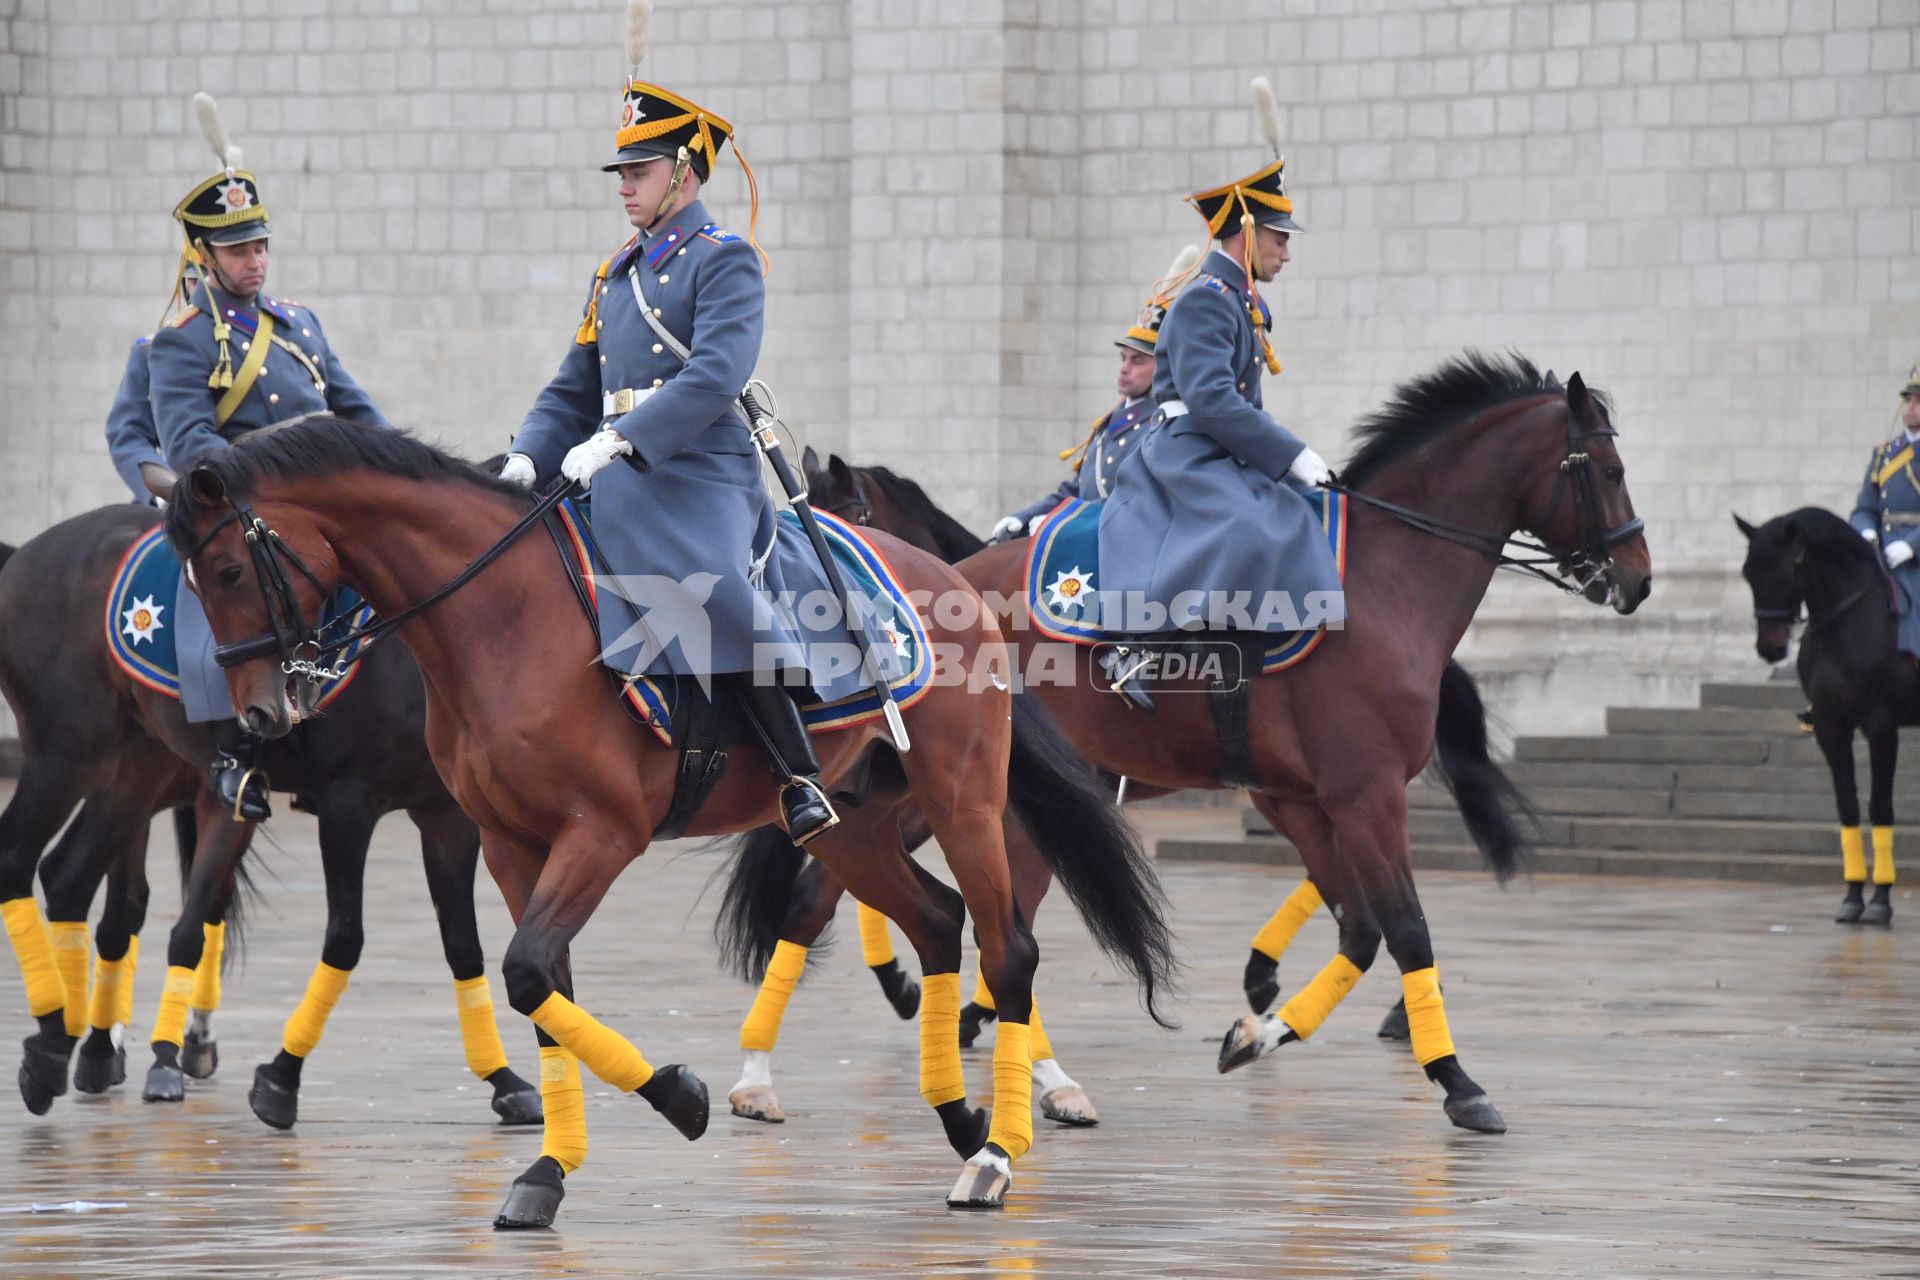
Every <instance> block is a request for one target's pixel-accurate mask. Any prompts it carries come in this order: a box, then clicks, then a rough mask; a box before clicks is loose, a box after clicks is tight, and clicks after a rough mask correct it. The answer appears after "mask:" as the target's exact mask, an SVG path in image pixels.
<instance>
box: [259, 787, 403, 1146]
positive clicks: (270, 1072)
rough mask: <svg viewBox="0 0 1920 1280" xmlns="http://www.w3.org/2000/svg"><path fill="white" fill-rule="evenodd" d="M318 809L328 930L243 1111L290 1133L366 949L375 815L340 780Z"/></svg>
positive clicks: (364, 794) (369, 800)
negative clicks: (305, 1083)
mask: <svg viewBox="0 0 1920 1280" xmlns="http://www.w3.org/2000/svg"><path fill="white" fill-rule="evenodd" d="M316 800H317V803H318V806H319V809H320V868H321V873H322V874H323V875H324V876H325V878H326V885H327V928H326V933H325V935H324V937H323V939H322V941H321V943H320V963H318V964H316V965H315V966H314V968H313V976H312V977H311V978H309V979H308V980H307V989H306V992H305V994H304V995H302V996H301V997H300V1003H299V1005H298V1006H297V1007H295V1009H294V1011H293V1013H292V1015H291V1016H290V1017H288V1019H287V1023H286V1026H285V1028H284V1029H283V1030H282V1031H281V1033H280V1052H279V1053H277V1054H275V1055H274V1058H273V1061H271V1062H263V1063H261V1064H260V1065H259V1066H257V1067H255V1068H254V1070H253V1088H252V1089H250V1090H249V1091H248V1093H247V1105H248V1106H249V1107H251V1108H253V1114H254V1115H255V1116H257V1117H259V1119H260V1122H261V1123H262V1124H265V1125H268V1126H270V1127H272V1128H275V1129H291V1128H292V1127H293V1126H294V1123H295V1122H296V1121H297V1120H298V1119H299V1118H300V1072H301V1069H302V1068H303V1067H305V1065H306V1061H307V1058H308V1056H309V1055H311V1054H312V1053H313V1051H314V1050H315V1049H317V1048H319V1047H320V1039H321V1037H322V1036H323V1035H325V1034H326V1030H327V1019H328V1017H329V1016H331V1015H332V1013H333V1008H334V1006H335V1005H336V1004H338V1003H339V1002H340V997H341V996H343V995H345V994H346V990H347V983H348V982H349V981H350V980H351V979H352V976H353V971H354V969H355V968H356V967H357V966H358V965H359V963H360V950H361V948H362V947H363V946H364V945H365V944H366V927H365V924H364V922H363V920H362V908H363V904H364V901H365V890H366V882H367V846H368V845H369V844H370V843H371V842H372V840H373V828H374V826H375V824H377V823H378V822H379V821H380V814H379V813H378V812H377V806H376V805H375V803H374V800H373V797H372V795H371V794H370V793H369V792H368V790H367V788H366V786H365V785H364V784H362V783H359V782H338V783H334V784H333V785H331V786H328V787H325V788H323V789H322V790H321V791H320V793H319V795H318V796H317V797H316Z"/></svg>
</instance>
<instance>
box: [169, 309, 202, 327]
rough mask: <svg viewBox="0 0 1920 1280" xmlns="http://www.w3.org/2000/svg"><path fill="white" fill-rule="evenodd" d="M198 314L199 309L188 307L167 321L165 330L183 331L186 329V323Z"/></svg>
mask: <svg viewBox="0 0 1920 1280" xmlns="http://www.w3.org/2000/svg"><path fill="white" fill-rule="evenodd" d="M199 314H200V308H198V307H188V308H187V309H186V310H185V311H182V312H181V313H180V314H179V315H177V316H175V317H174V318H173V319H171V320H169V321H167V328H169V329H184V328H186V327H187V321H189V320H191V319H193V318H194V317H195V316H197V315H199Z"/></svg>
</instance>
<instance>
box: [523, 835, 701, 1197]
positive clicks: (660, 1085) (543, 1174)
mask: <svg viewBox="0 0 1920 1280" xmlns="http://www.w3.org/2000/svg"><path fill="white" fill-rule="evenodd" d="M615 842H616V837H615V836H613V835H612V834H611V833H603V832H599V831H593V830H588V829H583V828H575V829H574V830H572V831H570V832H568V833H567V834H566V835H565V836H563V837H562V838H561V840H560V841H559V842H558V843H556V844H555V845H554V846H553V848H552V849H551V850H549V852H548V854H547V857H546V861H545V863H544V864H543V865H541V866H540V868H539V873H538V877H537V879H535V880H534V882H533V885H532V892H531V894H530V895H529V896H527V897H526V898H525V899H524V907H523V909H522V910H521V911H520V912H519V913H518V924H517V926H516V927H515V929H514V931H513V941H512V942H510V943H509V944H508V945H507V954H506V956H505V957H504V958H503V959H502V961H501V972H502V975H503V976H504V978H505V980H506V987H507V1000H508V1002H509V1003H510V1004H512V1005H513V1007H514V1008H515V1009H517V1010H519V1011H520V1012H521V1013H523V1014H525V1015H526V1016H527V1017H529V1018H531V1019H532V1020H533V1025H534V1026H535V1027H537V1028H539V1030H540V1031H542V1032H544V1033H545V1036H546V1038H547V1039H550V1040H552V1041H553V1042H554V1045H555V1047H557V1048H559V1049H561V1050H564V1051H565V1052H566V1054H567V1055H569V1061H571V1060H575V1059H577V1064H576V1065H573V1066H572V1071H573V1078H574V1079H576V1080H577V1079H578V1067H579V1066H580V1065H584V1066H585V1067H586V1068H587V1069H588V1070H589V1071H591V1072H593V1073H594V1074H595V1075H596V1076H598V1077H600V1079H602V1080H604V1081H606V1082H607V1083H608V1084H610V1085H612V1086H614V1087H615V1088H616V1089H619V1090H620V1091H621V1092H622V1093H637V1094H639V1095H640V1096H641V1097H642V1098H645V1099H646V1100H647V1102H648V1104H649V1105H651V1106H652V1107H653V1109H654V1110H655V1111H658V1112H659V1113H660V1114H661V1115H663V1116H665V1117H666V1119H667V1122H668V1123H669V1124H671V1125H672V1126H673V1127H674V1128H675V1129H677V1130H678V1131H679V1132H680V1134H681V1136H682V1137H685V1138H686V1139H688V1140H689V1141H692V1140H693V1139H696V1138H698V1137H699V1136H700V1135H701V1134H703V1133H705V1132H706V1131H707V1115H708V1109H707V1086H706V1085H704V1084H702V1083H701V1082H700V1080H699V1079H698V1078H697V1077H696V1076H695V1075H694V1074H693V1072H691V1071H689V1070H688V1069H687V1068H686V1067H684V1066H681V1065H679V1064H678V1063H671V1064H668V1065H667V1066H663V1067H659V1068H655V1067H654V1066H653V1065H652V1064H651V1063H649V1062H648V1061H647V1060H646V1058H644V1057H642V1056H641V1053H640V1050H639V1049H637V1048H635V1047H634V1045H633V1043H632V1042H631V1041H629V1040H628V1039H627V1038H626V1037H625V1036H622V1035H621V1034H620V1033H619V1032H617V1031H615V1030H614V1029H613V1028H611V1027H609V1026H607V1025H606V1024H605V1023H602V1022H600V1021H599V1020H598V1019H596V1018H595V1017H594V1016H593V1015H592V1014H590V1013H588V1012H587V1011H586V1010H585V1009H583V1008H581V1007H580V1006H579V1005H577V1004H575V1003H574V1002H573V998H572V990H573V974H572V969H571V966H570V964H569V962H568V956H567V948H568V945H569V944H570V943H571V942H572V941H573V938H574V936H575V935H576V934H578V933H579V932H580V930H581V929H582V928H583V927H585V925H586V923H587V920H588V919H589V918H590V917H591V916H592V915H593V912H594V909H595V908H596V907H598V906H599V905H600V901H601V899H602V898H604V897H605V896H606V892H607V889H608V888H609V887H610V886H611V885H612V884H613V881H614V878H615V877H616V876H618V875H619V874H620V872H621V870H622V869H623V868H624V867H625V866H626V864H627V863H628V862H629V861H631V860H632V859H633V858H635V857H638V856H639V854H640V852H641V850H638V849H637V850H634V851H633V852H632V853H631V854H625V853H622V852H620V851H619V850H618V849H617V848H616V844H615ZM642 848H644V846H642ZM494 864H495V853H494V850H493V848H492V847H491V846H488V848H487V865H488V868H489V869H490V870H491V869H494ZM521 874H522V875H524V870H522V871H521ZM498 878H499V874H498V872H497V871H496V879H498ZM523 887H524V886H522V885H519V884H518V883H516V888H523ZM501 888H502V890H503V891H506V890H507V885H506V884H505V883H502V885H501ZM512 903H513V897H512V896H511V895H510V896H509V899H508V904H509V906H512ZM567 1069H568V1063H567V1062H562V1061H561V1060H559V1059H558V1058H557V1057H556V1059H555V1060H554V1062H553V1065H552V1067H550V1066H549V1061H548V1055H547V1053H546V1050H545V1048H544V1047H543V1049H542V1052H541V1069H540V1078H541V1082H542V1085H543V1089H542V1094H543V1097H544V1096H545V1088H544V1085H545V1084H546V1082H547V1080H548V1079H549V1074H548V1073H549V1071H550V1070H553V1071H554V1072H555V1076H556V1078H559V1077H562V1076H564V1073H565V1072H566V1071H567ZM576 1105H577V1104H576ZM546 1113H547V1125H548V1132H549V1134H550V1135H551V1133H552V1129H553V1118H554V1104H553V1101H552V1099H551V1098H548V1099H547V1105H546ZM579 1127H580V1130H581V1141H580V1146H579V1154H580V1156H582V1157H584V1155H585V1140H584V1130H585V1118H584V1114H582V1115H581V1118H580V1121H579ZM578 1164H579V1160H578V1159H574V1160H573V1163H572V1165H571V1166H569V1165H568V1164H566V1163H565V1162H564V1159H561V1158H556V1157H554V1156H551V1155H549V1153H548V1149H547V1148H546V1147H545V1146H544V1145H543V1147H542V1150H541V1156H540V1159H539V1160H536V1161H535V1162H534V1167H533V1168H531V1169H529V1170H528V1171H527V1172H526V1173H523V1174H521V1175H520V1177H519V1178H518V1179H516V1180H515V1182H514V1189H513V1192H512V1193H511V1194H509V1196H508V1198H507V1204H506V1207H505V1208H503V1209H502V1210H501V1212H500V1215H499V1216H498V1217H497V1218H495V1219H494V1226H495V1227H521V1226H545V1225H549V1224H551V1223H552V1221H553V1213H554V1211H555V1210H556V1209H557V1208H558V1207H559V1203H560V1195H561V1194H563V1192H562V1189H561V1181H560V1180H561V1179H562V1178H564V1177H565V1175H566V1173H567V1172H568V1171H569V1169H570V1168H572V1167H578ZM542 1216H544V1218H545V1221H544V1222H542V1221H539V1220H538V1219H539V1218H540V1217H542Z"/></svg>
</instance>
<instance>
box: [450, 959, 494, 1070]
mask: <svg viewBox="0 0 1920 1280" xmlns="http://www.w3.org/2000/svg"><path fill="white" fill-rule="evenodd" d="M453 1003H454V1007H455V1008H457V1009H458V1010H459V1011H460V1043H461V1044H462V1045H464V1046H465V1047H466V1051H467V1070H469V1071H471V1072H473V1074H475V1075H476V1076H479V1077H480V1078H481V1079H482V1080H485V1079H486V1078H487V1077H488V1076H490V1075H492V1074H493V1073H494V1072H496V1071H498V1070H499V1069H500V1068H502V1067H504V1066H506V1065H507V1047H506V1046H505V1045H503V1044H501V1043H500V1025H499V1023H497V1022H495V1021H494V1018H493V989H492V988H491V987H489V986H488V985H487V975H486V974H484V973H483V974H481V975H480V976H479V977H477V978H465V979H461V980H460V981H457V982H455V983H454V984H453Z"/></svg>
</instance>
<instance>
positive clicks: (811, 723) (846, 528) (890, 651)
mask: <svg viewBox="0 0 1920 1280" xmlns="http://www.w3.org/2000/svg"><path fill="white" fill-rule="evenodd" d="M558 515H559V517H560V524H561V528H562V530H563V531H564V532H565V534H566V537H567V542H568V544H569V545H570V546H571V548H572V550H573V554H574V556H575V558H576V560H577V562H578V563H579V566H580V568H581V570H582V575H583V576H584V577H585V579H586V584H587V592H588V595H589V597H590V598H591V599H592V600H593V602H594V603H595V605H596V606H597V605H598V594H597V588H596V587H595V585H594V575H595V573H604V572H605V569H604V568H602V567H600V566H599V564H598V562H597V561H596V559H595V558H594V555H593V553H592V550H591V549H590V548H591V545H592V543H591V532H592V529H591V525H590V524H589V523H588V520H589V518H590V517H589V515H588V513H587V510H586V509H585V507H584V505H583V504H577V503H575V502H572V501H568V502H564V503H562V504H560V507H559V509H558ZM814 516H815V518H816V519H818V520H819V521H820V531H821V533H823V534H824V535H825V536H826V540H827V546H828V548H829V549H830V550H831V551H832V552H833V558H834V562H835V563H836V564H838V565H839V566H840V574H841V577H842V578H843V579H844V580H845V581H846V584H847V587H848V589H849V590H850V591H851V592H852V594H853V596H854V598H855V608H856V609H857V610H861V611H864V612H866V613H867V616H868V633H869V634H870V635H871V636H872V637H873V641H874V651H875V656H876V657H877V658H878V660H879V663H880V666H881V670H882V672H883V673H884V675H885V676H886V678H887V687H888V688H889V689H891V690H892V691H893V701H894V702H895V703H897V704H898V705H899V707H900V709H901V710H903V711H904V710H905V709H906V708H908V707H910V706H912V705H913V704H914V703H916V702H918V701H919V700H920V699H921V698H922V697H924V696H925V695H926V692H927V690H928V689H930V688H931V687H932V685H933V675H934V667H933V649H932V647H931V645H929V643H928V641H927V631H926V626H925V624H924V623H922V622H921V620H920V615H919V613H918V612H917V611H916V610H915V609H914V607H913V604H912V602H911V601H910V600H909V599H908V597H907V589H906V588H905V587H904V586H902V585H901V584H900V580H899V578H898V577H896V576H895V574H894V571H893V568H892V566H891V565H889V564H888V563H887V561H886V559H885V557H883V556H882V555H881V554H880V553H879V551H877V550H876V549H875V548H874V546H873V544H872V543H870V542H868V541H867V540H866V538H865V537H863V536H862V535H861V534H860V532H859V531H858V530H857V529H856V528H855V527H854V526H853V525H850V524H848V523H847V522H846V521H844V520H841V519H839V518H837V517H835V516H832V515H829V514H827V513H826V512H824V511H816V512H815V513H814ZM777 518H778V519H779V520H780V521H781V522H783V523H785V524H787V525H789V526H790V527H791V528H793V529H795V530H798V529H799V528H800V520H799V517H798V516H796V515H794V514H793V512H791V511H782V512H780V513H779V515H778V517H777ZM820 638H821V637H820V635H819V633H818V632H809V633H808V639H809V640H810V641H812V640H817V639H820ZM838 643H840V644H845V643H846V633H845V632H844V631H841V632H839V640H838ZM621 681H622V688H621V694H622V696H623V697H624V698H625V699H626V700H627V703H628V705H629V706H630V707H631V708H632V709H633V711H634V714H635V715H637V716H638V717H639V718H640V719H641V720H642V721H644V722H645V723H646V724H647V726H648V727H649V728H651V729H652V730H653V732H654V734H655V735H656V736H657V737H658V738H659V739H660V740H661V742H663V743H666V744H668V745H671V744H672V741H673V723H674V714H675V711H676V710H677V709H678V708H679V707H680V706H681V705H682V702H683V700H684V699H685V698H687V697H689V696H691V695H692V693H693V691H694V683H693V680H692V679H691V678H690V677H689V678H683V679H675V678H664V679H663V678H656V677H652V676H639V677H633V676H627V675H624V674H622V675H621ZM884 714H885V712H884V711H883V710H882V708H881V704H880V695H879V694H878V693H877V692H875V691H874V690H873V689H866V690H863V691H861V692H859V693H855V694H850V695H848V696H847V697H844V698H839V699H836V700H834V701H832V702H815V703H812V704H809V705H805V706H803V707H801V709H800V718H801V719H802V720H803V721H805V722H806V725H807V728H808V729H809V730H810V731H811V732H813V733H826V732H828V731H829V730H833V729H845V728H849V727H851V726H853V725H857V724H863V723H865V722H867V721H869V720H875V719H878V718H879V717H880V716H882V715H884Z"/></svg>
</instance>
